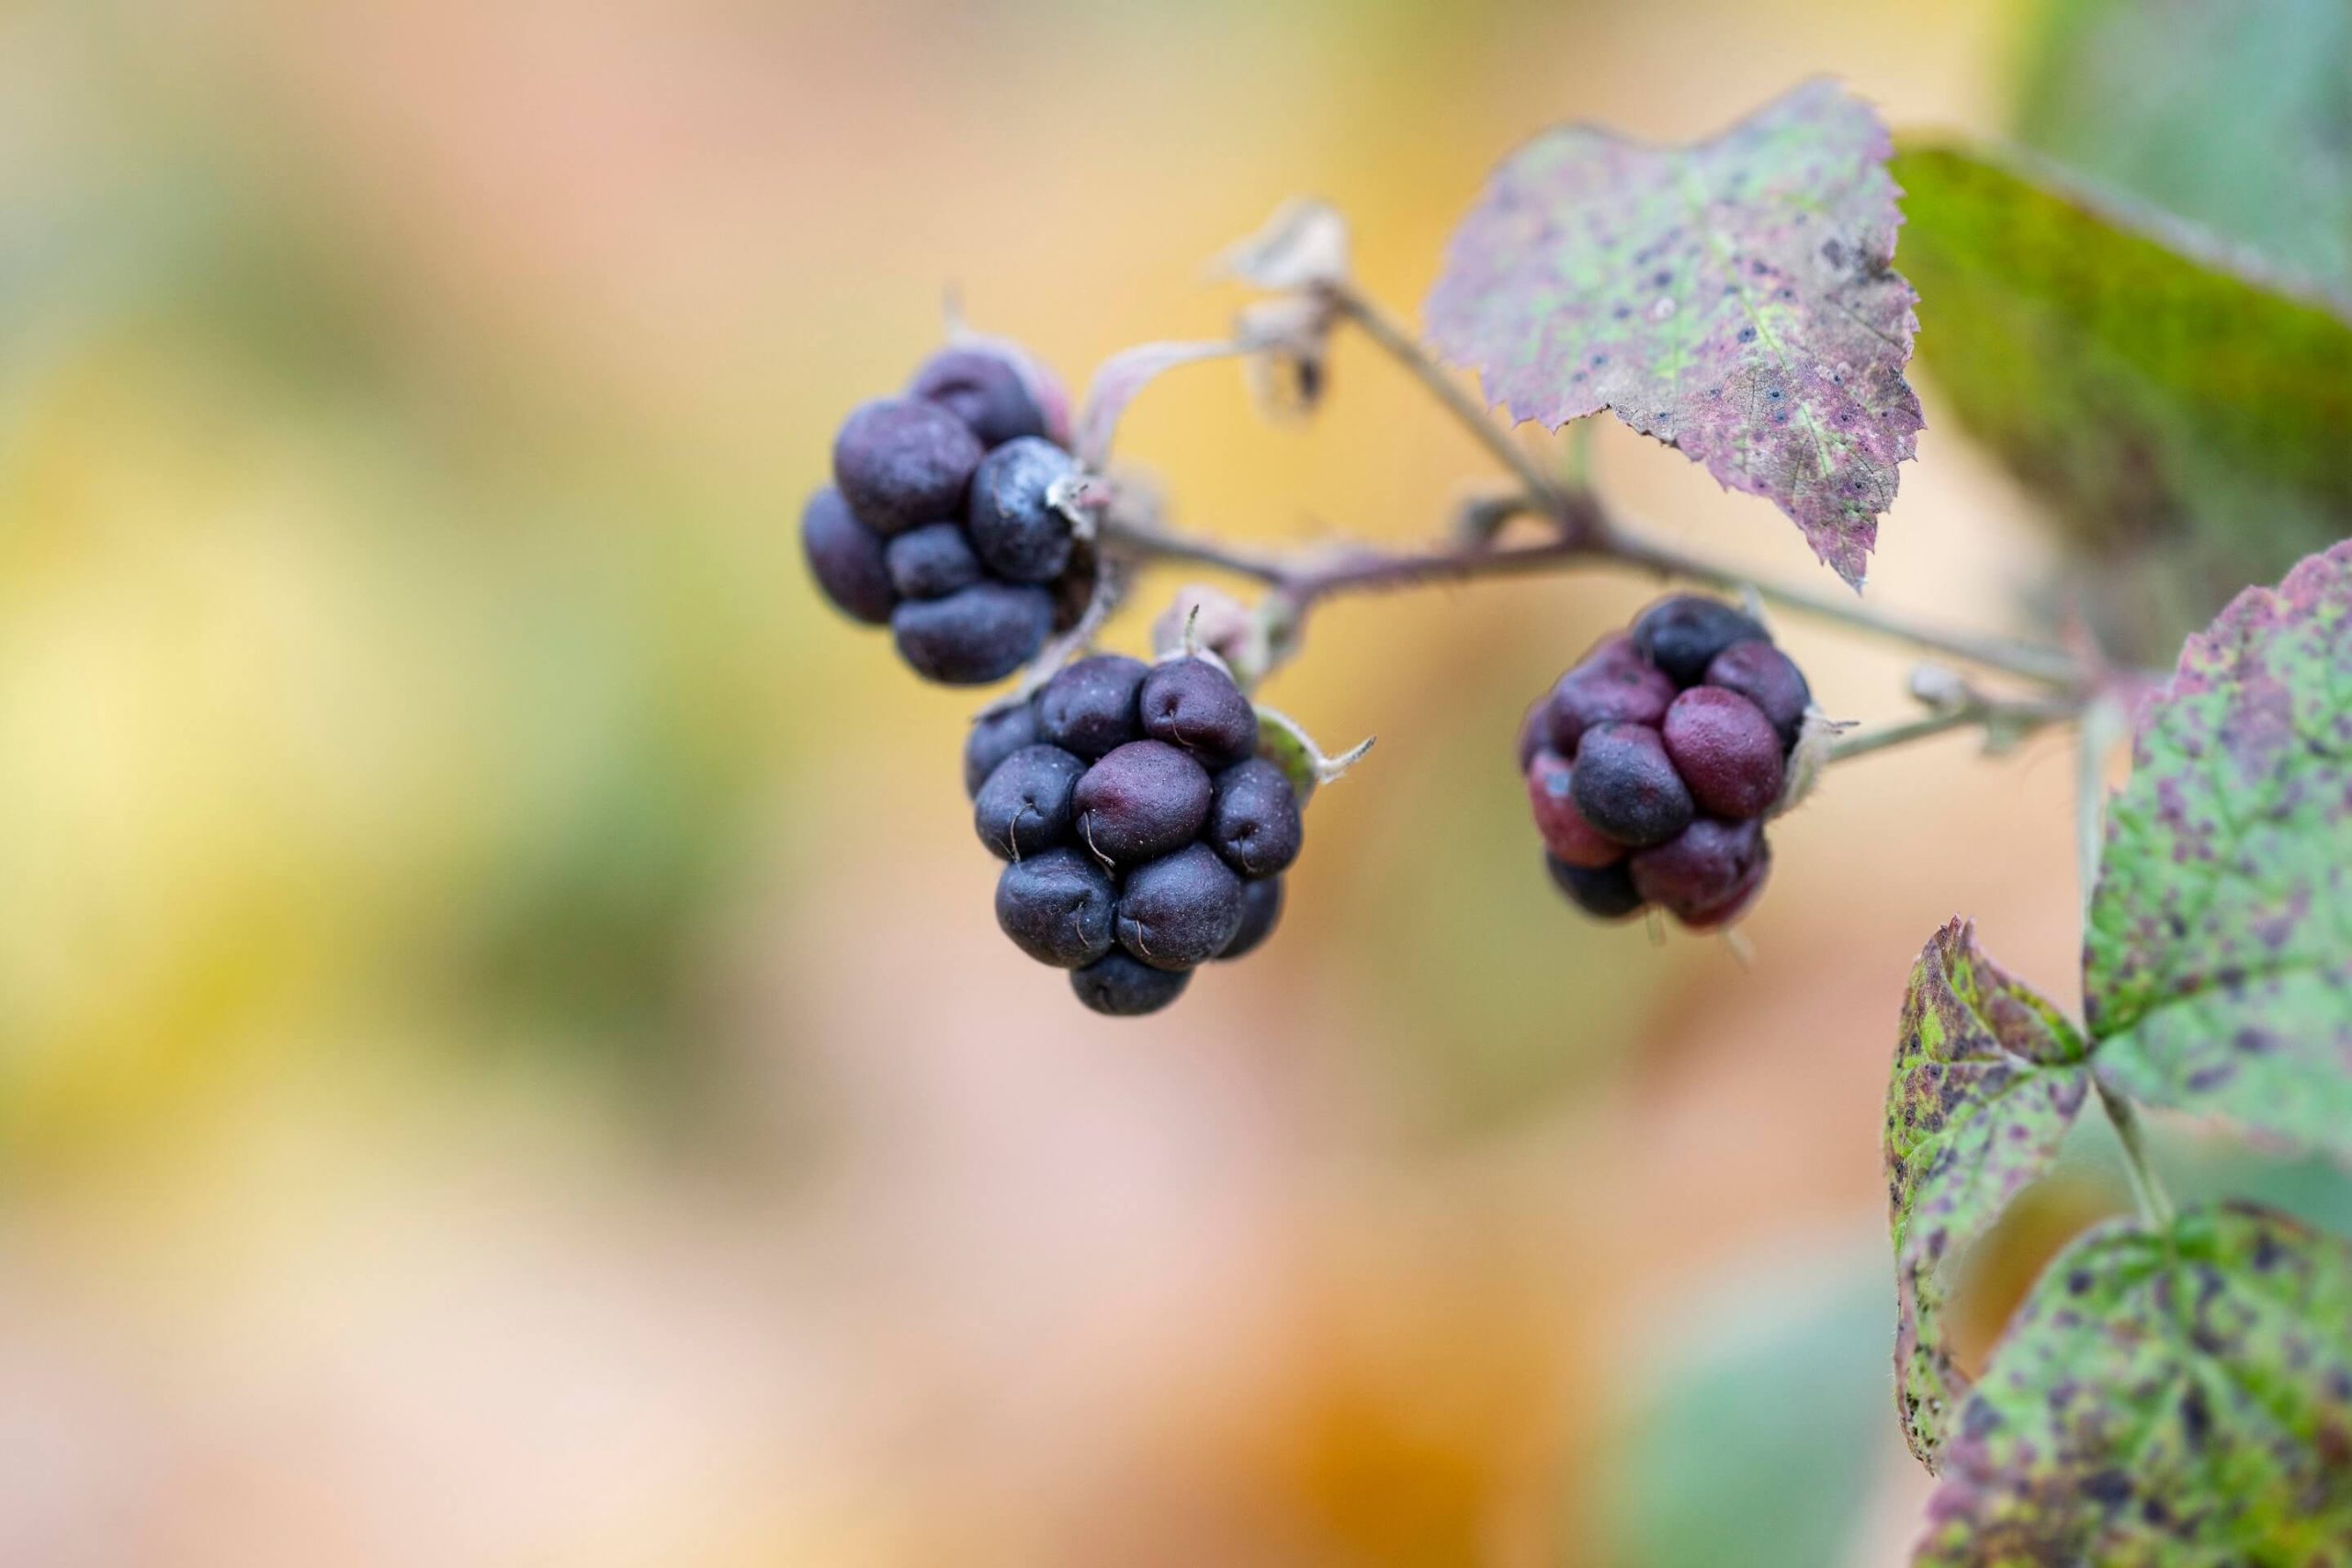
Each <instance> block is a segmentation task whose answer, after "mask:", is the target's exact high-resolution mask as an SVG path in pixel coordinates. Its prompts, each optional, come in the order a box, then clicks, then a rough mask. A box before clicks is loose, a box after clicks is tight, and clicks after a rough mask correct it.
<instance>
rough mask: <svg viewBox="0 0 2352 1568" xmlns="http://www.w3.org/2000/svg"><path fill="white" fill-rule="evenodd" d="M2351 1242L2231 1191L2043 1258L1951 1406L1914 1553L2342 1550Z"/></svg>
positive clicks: (2218, 1557) (2349, 1534) (2206, 1562)
mask: <svg viewBox="0 0 2352 1568" xmlns="http://www.w3.org/2000/svg"><path fill="white" fill-rule="evenodd" d="M2346 1542H2352V1250H2348V1249H2347V1248H2346V1247H2345V1245H2344V1244H2343V1243H2342V1242H2341V1241H2339V1240H2337V1239H2335V1237H2333V1236H2328V1235H2322V1234H2320V1233H2318V1232H2316V1231H2312V1230H2311V1229H2309V1228H2307V1227H2306V1226H2304V1225H2303V1224H2301V1223H2300V1222H2298V1221H2295V1220H2292V1219H2290V1218H2288V1217H2287V1216H2286V1215H2284V1214H2280V1213H2274V1212H2272V1211H2269V1210H2266V1209H2261V1208H2257V1207H2255V1206H2253V1205H2249V1204H2228V1205H2224V1206H2222V1207H2219V1208H2211V1209H2193V1210H2190V1211H2188V1212H2187V1213H2183V1214H2182V1215H2181V1216H2180V1217H2179V1219H2178V1220H2177V1222H2176V1223H2175V1224H2174V1225H2173V1227H2172V1229H2171V1231H2170V1232H2169V1234H2155V1233H2151V1232H2149V1231H2146V1230H2143V1229H2141V1228H2139V1227H2138V1226H2136V1225H2133V1224H2128V1223H2122V1222H2118V1223H2116V1224H2109V1225H2104V1226H2101V1227H2099V1228H2098V1229H2096V1230H2093V1231H2091V1232H2089V1233H2087V1234H2086V1235H2083V1236H2082V1237H2080V1238H2078V1239H2077V1240H2076V1241H2075V1244H2074V1245H2073V1246H2072V1247H2068V1248H2067V1249H2066V1250H2065V1251H2064V1253H2062V1254H2060V1255H2059V1257H2058V1258H2057V1259H2056V1260H2055V1261H2053V1262H2052V1264H2051V1265H2050V1268H2049V1269H2048V1271H2047V1272H2045V1273H2044V1274H2043V1276H2042V1278H2041V1281H2040V1282H2039V1283H2038V1284H2037V1285H2036V1286H2035V1287H2034V1290H2033V1293H2032V1294H2031V1295H2030V1297H2029V1298H2028V1299H2027V1301H2026V1303H2025V1305H2024V1306H2022V1307H2020V1308H2019V1309H2018V1315H2017V1316H2016V1318H2015V1319H2013V1320H2012V1321H2011V1323H2010V1325H2009V1327H2008V1330H2007V1333H2005V1334H2004V1335H2003V1336H2002V1337H2001V1342H2000V1344H1999V1345H1998V1346H1996V1348H1995V1350H1994V1353H1993V1359H1992V1364H1991V1366H1990V1367H1988V1368H1987V1369H1986V1371H1985V1378H1984V1381H1983V1382H1980V1383H1978V1384H1977V1386H1976V1390H1975V1392H1974V1393H1972V1394H1971V1395H1970V1396H1969V1399H1968V1403H1967V1404H1965V1405H1964V1406H1962V1410H1961V1413H1960V1419H1959V1422H1958V1427H1957V1431H1956V1432H1955V1434H1954V1436H1953V1438H1952V1440H1951V1445H1950V1447H1949V1449H1948V1450H1946V1453H1945V1463H1944V1472H1943V1480H1942V1483H1941V1484H1940V1485H1939V1486H1938V1488H1937V1489H1936V1492H1935V1493H1934V1495H1932V1496H1931V1497H1930V1498H1929V1499H1928V1525H1927V1530H1926V1533H1925V1536H1924V1538H1923V1539H1922V1540H1921V1541H1920V1544H1919V1548H1918V1551H1917V1555H1916V1556H1915V1557H1914V1559H1913V1562H1914V1564H1915V1568H2041V1565H2047V1564H2060V1563H2083V1564H2089V1563H2097V1564H2098V1565H2099V1568H2234V1565H2245V1568H2252V1565H2255V1564H2277V1565H2278V1568H2288V1565H2290V1564H2292V1565H2295V1568H2340V1565H2341V1564H2343V1563H2345V1562H2346V1561H2352V1548H2347V1546H2346Z"/></svg>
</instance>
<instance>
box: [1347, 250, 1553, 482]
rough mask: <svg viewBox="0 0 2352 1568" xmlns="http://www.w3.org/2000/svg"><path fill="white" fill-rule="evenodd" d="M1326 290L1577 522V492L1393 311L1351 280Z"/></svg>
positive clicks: (1458, 419)
mask: <svg viewBox="0 0 2352 1568" xmlns="http://www.w3.org/2000/svg"><path fill="white" fill-rule="evenodd" d="M1323 296H1324V298H1325V299H1328V300H1329V302H1330V305H1331V308H1332V310H1335V311H1337V312H1338V313H1339V314H1340V316H1341V317H1342V318H1343V319H1345V320H1347V321H1351V322H1353V323H1354V324H1355V325H1356V326H1357V327H1359V328H1361V329H1362V330H1363V335H1364V336H1366V337H1368V338H1370V339H1371V340H1372V341H1373V343H1374V344H1376V345H1377V346H1378V347H1379V348H1380V349H1381V351H1382V352H1383V353H1385V354H1386V355H1388V356H1389V357H1390V358H1391V359H1394V360H1395V361H1397V364H1399V365H1401V366H1403V367H1405V369H1406V370H1407V371H1408V373H1410V374H1411V375H1412V377H1413V378H1414V379H1416V380H1418V381H1419V382H1420V384H1421V385H1422V386H1423V387H1424V388H1426V389H1428V390H1429V392H1430V396H1432V397H1434V398H1435V399H1437V400H1438V401H1439V402H1441V403H1442V404H1444V405H1445V409H1446V412H1449V413H1451V414H1453V419H1454V423H1457V424H1459V425H1461V426H1462V428H1463V429H1464V430H1466V431H1468V432H1469V433H1470V434H1471V435H1473V436H1474V437H1476V440H1477V441H1478V443H1479V445H1481V446H1484V447H1486V449H1487V451H1489V452H1491V453H1493V454H1494V455H1495V457H1496V459H1497V460H1498V461H1499V462H1500V463H1501V464H1502V466H1503V467H1504V468H1509V469H1510V471H1511V473H1512V474H1513V475H1515V476H1516V477H1517V478H1518V479H1519V482H1520V483H1521V485H1522V486H1523V487H1525V489H1526V491H1527V493H1528V495H1529V496H1530V497H1532V499H1533V501H1534V503H1535V509H1536V510H1537V511H1539V512H1541V513H1544V515H1546V516H1549V517H1553V518H1556V519H1557V520H1559V521H1560V522H1561V523H1562V524H1564V525H1574V524H1576V523H1577V522H1578V521H1579V520H1580V519H1579V518H1578V516H1577V497H1576V496H1575V495H1573V494H1571V493H1569V492H1567V491H1562V490H1561V489H1560V488H1559V487H1558V486H1557V485H1555V484H1554V483H1553V482H1552V479H1551V476H1550V475H1548V474H1546V473H1545V472H1544V469H1543V468H1542V467H1541V466H1540V465H1539V464H1537V462H1536V461H1535V459H1534V457H1532V455H1531V454H1530V453H1529V452H1528V450H1527V448H1526V447H1524V446H1521V445H1520V444H1519V443H1518V442H1517V441H1516V440H1514V439H1513V438H1512V437H1511V434H1510V432H1509V431H1507V430H1505V429H1504V428H1503V427H1502V426H1501V425H1498V424H1497V423H1495V422H1494V420H1493V418H1492V417H1491V416H1490V415H1489V414H1488V412H1487V410H1486V408H1485V407H1484V406H1483V405H1481V404H1480V403H1479V401H1478V400H1476V398H1473V397H1472V396H1471V395H1470V394H1469V393H1468V392H1467V391H1465V390H1464V389H1463V386H1462V383H1461V382H1460V381H1458V380H1456V379H1454V378H1453V374H1452V373H1451V372H1450V371H1448V370H1447V369H1446V368H1445V367H1444V366H1442V365H1441V364H1439V363H1438V362H1437V360H1436V359H1435V358H1433V357H1432V356H1431V355H1430V354H1429V353H1427V352H1426V351H1425V350H1424V349H1423V348H1422V347H1421V345H1420V343H1419V340H1417V339H1416V338H1415V337H1414V335H1413V333H1412V331H1411V329H1409V328H1408V327H1407V326H1406V325H1405V324H1404V323H1403V322H1402V321H1397V319H1396V318H1395V317H1393V316H1391V315H1389V314H1388V312H1387V311H1386V310H1383V309H1382V308H1381V307H1380V305H1379V304H1378V303H1377V302H1376V301H1374V299H1372V298H1371V297H1370V296H1368V295H1366V294H1364V293H1363V292H1362V291H1361V290H1359V289H1358V288H1356V287H1355V285H1353V284H1351V283H1334V284H1329V285H1327V286H1326V287H1325V288H1324V289H1323Z"/></svg>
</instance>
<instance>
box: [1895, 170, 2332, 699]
mask: <svg viewBox="0 0 2352 1568" xmlns="http://www.w3.org/2000/svg"><path fill="white" fill-rule="evenodd" d="M1894 175H1895V178H1896V181H1897V183H1899V184H1900V185H1901V186H1903V187H1904V190H1905V193H1906V194H1905V200H1904V214H1905V220H1906V223H1905V230H1904V237H1903V243H1902V246H1901V251H1900V254H1899V257H1898V259H1899V261H1900V264H1901V265H1902V266H1903V268H1904V270H1905V273H1906V274H1907V275H1908V276H1909V277H1910V278H1911V280H1912V282H1913V283H1914V284H1915V285H1916V286H1917V288H1918V290H1919V295H1920V304H1919V317H1920V333H1919V356H1920V360H1921V362H1922V364H1923V365H1924V366H1925V367H1926V369H1927V370H1928V374H1929V376H1930V377H1931V378H1933V379H1934V381H1935V384H1936V385H1937V386H1938V387H1939V389H1941V390H1942V391H1943V393H1944V395H1945V397H1946V398H1947V399H1948V400H1950V402H1951V405H1952V406H1953V408H1954V409H1955V411H1956V412H1958V414H1959V416H1960V418H1961V421H1962V423H1963V424H1964V425H1965V426H1966V427H1967V428H1968V430H1969V432H1970V433H1971V434H1973V435H1975V436H1976V437H1977V438H1979V439H1980V440H1983V441H1985V443H1987V444H1988V445H1990V446H1992V447H1993V448H1994V449H1995V451H1996V452H1997V453H1998V454H1999V455H2000V456H2001V457H2002V458H2003V459H2004V460H2005V461H2006V462H2007V464H2008V465H2009V467H2010V468H2012V469H2013V470H2014V471H2015V472H2016V473H2017V474H2018V477H2019V478H2020V479H2023V480H2024V481H2025V482H2026V483H2027V484H2028V485H2030V487H2032V488H2033V489H2034V490H2035V491H2038V492H2039V493H2040V494H2041V496H2042V497H2043V498H2044V499H2045V500H2046V501H2047V502H2049V503H2050V504H2051V506H2052V508H2053V510H2054V512H2055V513H2056V515H2057V517H2058V519H2059V520H2060V521H2061V523H2062V524H2063V525H2064V526H2065V528H2066V531H2067V532H2068V534H2069V536H2071V538H2072V539H2073V541H2074V543H2075V546H2076V547H2077V549H2078V550H2079V551H2080V552H2081V553H2082V555H2083V556H2084V557H2085V558H2086V559H2088V560H2091V561H2095V562H2096V570H2095V571H2091V572H2088V573H2086V575H2085V578H2084V581H2083V582H2082V587H2083V588H2084V590H2085V592H2086V599H2087V601H2088V604H2089V607H2090V608H2091V609H2092V611H2093V612H2094V615H2095V617H2096V619H2097V620H2098V622H2099V624H2100V626H2101V629H2102V630H2104V631H2105V632H2106V633H2107V634H2108V635H2109V637H2111V638H2113V639H2114V640H2115V641H2116V642H2117V644H2118V645H2119V647H2120V649H2121V650H2123V651H2126V652H2129V653H2131V654H2132V655H2134V656H2136V657H2140V658H2146V659H2155V660H2162V659H2165V658H2166V657H2167V656H2168V655H2169V654H2170V652H2171V650H2172V649H2174V648H2175V647H2177V644H2178V641H2179V639H2180V637H2182V636H2184V635H2186V633H2187V632H2188V631H2189V630H2192V629H2194V628H2195V627H2196V626H2199V625H2202V624H2203V623H2204V621H2205V620H2207V619H2208V618H2210V616H2211V615H2212V613H2213V612H2214V611H2215V610H2217V609H2218V608H2219V607H2220V606H2221V605H2222V604H2223V603H2225V602H2226V601H2227V600H2228V599H2229V597H2230V596H2231V595H2232V594H2233V593H2234V592H2236V591H2237V589H2238V588H2240V587H2241V586H2243V585H2244V584H2245V583H2246V582H2249V581H2258V580H2269V579H2274V578H2276V577H2277V576H2278V575H2279V574H2280V573H2281V572H2283V571H2284V570H2285V569H2286V567H2287V566H2289V565H2290V564H2291V563H2292V562H2293V561H2295V560H2296V559H2298V558H2301V556H2303V555H2305V554H2307V553H2309V552H2310V551H2312V550H2313V549H2316V548H2320V547H2324V546H2325V545H2326V544H2328V543H2330V542H2331V541H2333V540H2334V539H2335V538H2337V537H2339V536H2342V535H2343V534H2345V533H2346V531H2347V529H2352V320H2347V319H2346V317H2345V316H2344V315H2342V314H2340V313H2339V312H2338V311H2336V310H2334V309H2333V308H2331V307H2329V306H2327V305H2325V304H2323V303H2319V302H2316V301H2314V300H2311V299H2302V298H2298V297H2296V296H2295V295H2293V294H2291V293H2288V292H2284V291H2282V290H2281V289H2280V288H2278V287H2276V286H2274V284H2273V283H2272V282H2271V281H2270V280H2268V279H2267V278H2265V277H2263V276H2259V275H2256V274H2250V273H2248V272H2246V271H2245V269H2244V268H2242V267H2241V266H2239V265H2235V264H2234V263H2233V262H2232V261H2230V260H2229V259H2226V258H2224V257H2222V256H2221V255H2220V254H2215V253H2212V252H2211V251H2210V248H2209V249H2205V250H2200V249H2198V248H2197V243H2196V241H2195V240H2194V238H2193V237H2192V236H2190V235H2188V234H2186V233H2184V232H2181V231H2176V230H2171V229H2167V228H2165V227H2163V226H2161V224H2160V223H2159V222H2158V220H2156V219H2155V218H2154V215H2153V214H2151V213H2148V212H2145V211H2139V212H2132V211H2126V210H2123V209H2117V208H2114V207H2112V206H2110V205H2109V204H2108V203H2106V202H2105V201H2103V200H2101V199H2099V198H2097V197H2092V196H2090V195H2087V194H2086V193H2084V192H2082V191H2079V190H2077V189H2075V188H2073V187H2071V186H2069V185H2067V184H2066V183H2065V182H2064V180H2063V179H2062V178H2061V177H2058V176H2057V175H2054V174H2053V172H2052V171H2050V170H2049V169H2047V168H2044V167H2039V166H2036V165H2033V164H2030V163H2027V162H2023V161H2019V160H2017V159H2014V158H2011V157H2008V156H2005V155H1996V154H1994V153H1992V152H1986V151H1972V150H1970V149H1967V148H1964V147H1961V146H1957V145H1951V144H1942V143H1935V142H1925V143H1923V142H1911V143H1909V144H1906V145H1905V146H1904V147H1903V148H1902V149H1901V151H1900V152H1898V154H1897V156H1896V158H1895V160H1894Z"/></svg>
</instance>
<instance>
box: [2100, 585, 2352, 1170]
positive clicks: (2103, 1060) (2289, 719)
mask: <svg viewBox="0 0 2352 1568" xmlns="http://www.w3.org/2000/svg"><path fill="white" fill-rule="evenodd" d="M2083 989H2084V995H2085V998H2086V1012H2087V1015H2088V1018H2089V1021H2090V1030H2091V1034H2092V1036H2093V1038H2094V1039H2095V1040H2096V1041H2097V1042H2098V1044H2097V1047H2096V1055H2095V1062H2096V1067H2097V1071H2098V1076H2099V1077H2100V1078H2101V1080H2102V1081H2104V1082H2106V1083H2107V1084H2108V1085H2109V1086H2110V1087H2111V1088H2113V1089H2116V1090H2117V1091H2119V1092H2120V1093H2123V1094H2126V1095H2129V1096H2131V1097H2132V1098H2133V1099H2137V1100H2148V1101H2152V1102H2154V1103H2157V1104H2163V1105H2171V1106H2176V1107H2178V1108H2179V1109H2181V1110H2184V1111H2195V1112H2199V1113H2201V1114H2219V1115H2225V1116H2229V1117H2233V1118H2234V1119H2236V1120H2238V1121H2240V1122H2245V1124H2247V1125H2248V1126H2252V1127H2256V1128H2259V1129H2261V1130H2263V1131H2265V1132H2268V1133H2272V1134H2278V1135H2280V1136H2283V1137H2288V1138H2292V1139H2296V1140H2299V1141H2301V1142H2304V1143H2308V1144H2312V1145H2317V1146H2319V1147H2322V1148H2324V1149H2327V1150H2330V1151H2332V1152H2334V1153H2335V1154H2336V1155H2338V1156H2352V543H2346V544H2341V545H2338V546H2336V547H2335V548H2333V549H2331V550H2328V551H2327V552H2326V553H2324V554H2323V555H2318V556H2313V557H2312V558H2309V559H2308V560H2306V561H2304V562H2303V563H2302V564H2301V566H2299V567H2297V568H2296V569H2295V570H2294V571H2293V572H2292V573H2290V575H2289V576H2288V578H2287V580H2286V581H2284V582H2282V583H2281V584H2279V586H2278V588H2277V589H2276V590H2271V589H2249V590H2247V591H2246V592H2244V593H2242V594H2240V595H2239V596H2238V598H2237V600H2236V602H2235V603H2234V604H2232V605H2231V606H2230V607H2229V608H2228V609H2227V610H2225V611H2223V612H2222V615H2221V617H2220V618H2219V619H2218V620H2216V621H2215V622H2214V623H2213V625H2212V626H2211V627H2210V628H2209V629H2208V630H2206V631H2204V632H2201V633H2199V635H2198V636H2196V637H2191V638H2189V640H2188V646H2187V647H2186V648H2185V649H2182V651H2181V656H2180V664H2179V667H2178V669H2177V671H2176V672H2175V674H2174V675H2173V677H2172V680H2171V681H2170V682H2169V683H2168V684H2167V685H2166V686H2165V688H2164V689H2163V690H2162V691H2161V692H2159V693H2158V694H2156V695H2155V696H2154V697H2153V698H2152V699H2151V700H2150V701H2149V702H2148V704H2147V705H2146V707H2145V708H2144V710H2143V712H2142V714H2141V716H2140V723H2139V728H2138V734H2137V738H2136V745H2135V749H2134V759H2133V767H2132V773H2131V782H2130V783H2129V784H2126V785H2125V786H2124V787H2123V789H2122V790H2121V791H2120V793H2119V794H2118V795H2116V796H2115V798H2114V800H2113V802H2112V803H2111V806H2110V808H2109V822H2108V830H2107V848H2106V852H2105V854H2104V856H2103V858H2102V860H2101V863H2100V872H2099V880H2098V890H2097V891H2096V893H2095V894H2094V895H2093V896H2092V899H2091V908H2090V917H2089V929H2088V932H2087V936H2086V942H2085V947H2084V976H2083Z"/></svg>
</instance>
